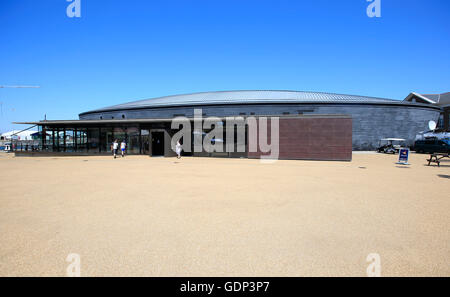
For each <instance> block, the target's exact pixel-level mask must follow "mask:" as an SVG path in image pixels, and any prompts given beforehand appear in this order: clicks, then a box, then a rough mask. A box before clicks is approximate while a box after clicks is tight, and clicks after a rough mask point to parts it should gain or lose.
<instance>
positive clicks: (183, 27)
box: [0, 0, 450, 132]
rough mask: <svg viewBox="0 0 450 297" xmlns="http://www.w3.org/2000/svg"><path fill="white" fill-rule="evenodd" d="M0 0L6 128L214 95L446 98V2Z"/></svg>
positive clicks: (449, 50) (0, 120)
mask: <svg viewBox="0 0 450 297" xmlns="http://www.w3.org/2000/svg"><path fill="white" fill-rule="evenodd" d="M69 4H70V3H69V2H66V0H42V1H36V0H0V85H39V86H41V88H40V89H0V102H1V104H0V106H1V114H0V132H4V131H6V130H10V129H13V128H15V129H20V128H22V126H18V125H11V124H10V123H11V122H13V121H35V120H41V119H43V118H44V114H47V119H53V120H55V119H76V118H78V114H79V113H80V112H83V111H87V110H91V109H96V108H100V107H104V106H109V105H113V104H118V103H123V102H127V101H134V100H139V99H145V98H152V97H157V96H164V95H172V94H179V93H191V92H199V91H213V90H246V89H267V90H277V89H281V90H304V91H323V92H335V93H344V94H357V95H369V96H376V97H386V98H393V99H403V98H404V97H406V96H407V95H408V93H409V92H411V91H417V92H422V93H438V92H446V91H450V71H449V70H450V22H449V21H448V16H449V13H450V1H448V0H381V4H382V6H381V12H382V17H381V18H369V17H367V15H366V8H367V6H368V5H369V3H368V2H366V0H334V1H333V0H293V1H284V0H276V1H275V0H274V1H264V0H258V1H250V0H236V1H234V0H226V1H222V0H207V1H203V0H184V1H170V0H164V1H155V0H151V1H150V0H127V1H119V0H81V13H82V15H81V18H68V17H67V15H66V7H67V5H69Z"/></svg>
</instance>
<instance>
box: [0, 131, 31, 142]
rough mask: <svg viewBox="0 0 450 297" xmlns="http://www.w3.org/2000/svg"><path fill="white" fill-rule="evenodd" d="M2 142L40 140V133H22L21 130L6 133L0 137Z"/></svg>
mask: <svg viewBox="0 0 450 297" xmlns="http://www.w3.org/2000/svg"><path fill="white" fill-rule="evenodd" d="M0 139H1V140H11V139H15V140H20V141H26V140H38V139H39V132H38V131H32V130H27V131H20V130H13V131H9V132H6V133H3V134H1V135H0Z"/></svg>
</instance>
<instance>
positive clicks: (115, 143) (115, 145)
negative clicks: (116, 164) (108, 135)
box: [113, 139, 119, 159]
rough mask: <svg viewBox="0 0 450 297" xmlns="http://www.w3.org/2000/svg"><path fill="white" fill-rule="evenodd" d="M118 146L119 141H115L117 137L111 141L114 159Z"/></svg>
mask: <svg viewBox="0 0 450 297" xmlns="http://www.w3.org/2000/svg"><path fill="white" fill-rule="evenodd" d="M118 148H119V143H118V142H117V139H116V140H114V142H113V152H114V159H115V158H116V157H117V149H118Z"/></svg>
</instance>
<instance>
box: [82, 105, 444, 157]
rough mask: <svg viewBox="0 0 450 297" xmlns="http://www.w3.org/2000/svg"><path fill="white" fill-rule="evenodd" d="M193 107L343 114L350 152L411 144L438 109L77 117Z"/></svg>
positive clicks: (302, 110) (300, 110)
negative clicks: (391, 142)
mask: <svg viewBox="0 0 450 297" xmlns="http://www.w3.org/2000/svg"><path fill="white" fill-rule="evenodd" d="M194 108H202V111H203V114H204V116H218V117H224V116H239V115H247V116H250V115H283V114H285V115H287V114H289V115H296V114H323V115H325V114H345V115H350V116H351V117H352V119H353V149H354V150H374V149H375V148H376V147H377V145H378V142H379V140H380V139H381V138H388V137H395V138H405V139H407V140H408V143H409V144H410V145H412V144H413V142H414V139H415V136H416V134H418V133H419V132H422V131H426V130H427V127H428V122H429V121H430V120H434V121H437V119H438V118H439V113H440V111H439V109H436V108H432V107H427V106H417V105H408V104H398V105H395V104H342V103H341V104H257V105H256V104H255V105H252V104H243V105H230V104H228V105H217V106H207V105H206V106H202V107H193V106H189V107H160V108H146V109H134V110H133V109H124V110H117V111H103V112H102V111H99V112H92V113H84V114H81V115H80V119H82V120H98V119H105V120H107V119H113V118H114V119H122V118H124V119H147V118H150V119H151V118H172V117H176V116H186V117H193V114H194Z"/></svg>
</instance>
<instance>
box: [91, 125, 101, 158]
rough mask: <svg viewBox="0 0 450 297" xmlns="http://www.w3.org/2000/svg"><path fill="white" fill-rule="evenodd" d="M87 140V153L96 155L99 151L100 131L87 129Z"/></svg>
mask: <svg viewBox="0 0 450 297" xmlns="http://www.w3.org/2000/svg"><path fill="white" fill-rule="evenodd" d="M88 138H89V145H88V151H89V152H90V153H98V152H99V151H100V129H99V128H89V129H88Z"/></svg>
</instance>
